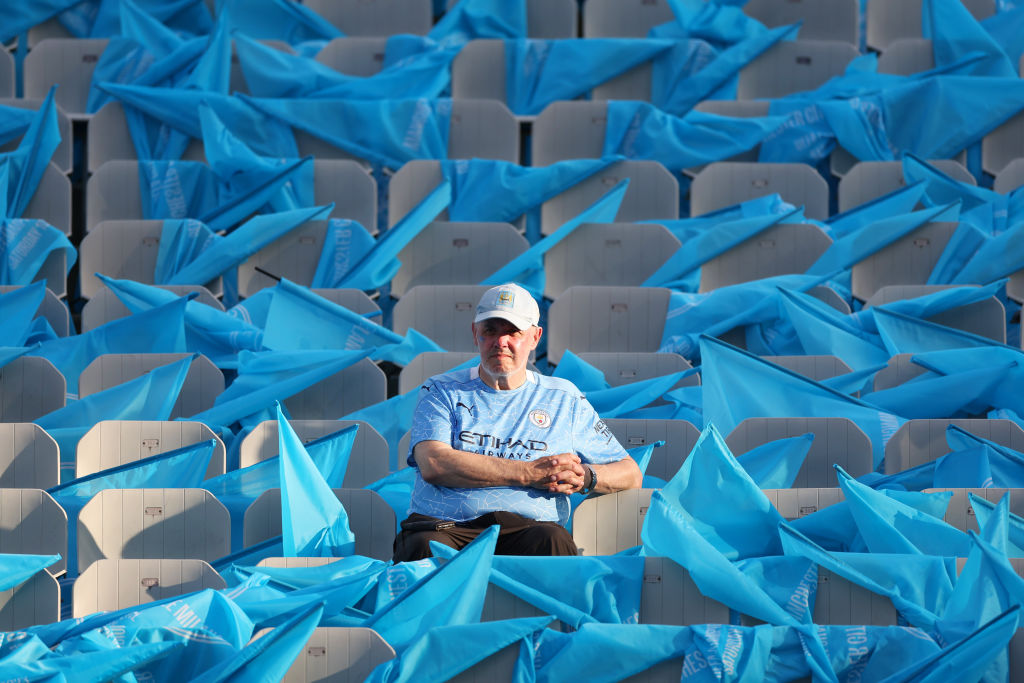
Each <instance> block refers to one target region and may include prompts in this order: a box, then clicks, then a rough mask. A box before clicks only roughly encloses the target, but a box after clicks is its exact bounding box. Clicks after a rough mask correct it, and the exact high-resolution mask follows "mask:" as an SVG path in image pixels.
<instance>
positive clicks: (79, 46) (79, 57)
mask: <svg viewBox="0 0 1024 683" xmlns="http://www.w3.org/2000/svg"><path fill="white" fill-rule="evenodd" d="M107 42H108V41H107V39H106V38H48V39H45V40H40V41H39V42H38V43H36V44H35V45H34V46H33V47H32V49H31V50H30V51H29V54H27V55H25V62H24V64H23V69H24V96H25V97H28V98H34V99H42V98H44V97H46V94H47V93H48V92H49V90H50V87H51V86H53V85H59V86H60V87H58V88H57V91H56V93H55V94H54V100H55V101H56V102H57V106H59V107H60V108H61V109H63V110H64V111H65V112H66V113H67V115H68V116H69V117H70V118H72V119H78V118H88V114H87V113H86V104H87V103H88V100H89V89H90V87H91V85H92V72H93V71H94V70H95V69H96V64H97V63H98V62H99V60H100V56H101V55H102V54H103V51H104V50H105V49H106V48H107ZM13 96H14V93H13V92H12V93H10V94H8V95H5V97H13Z"/></svg>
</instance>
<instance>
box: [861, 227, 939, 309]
mask: <svg viewBox="0 0 1024 683" xmlns="http://www.w3.org/2000/svg"><path fill="white" fill-rule="evenodd" d="M956 228H957V223H952V222H933V223H925V224H924V225H922V226H921V227H919V228H917V229H916V230H914V231H912V232H910V233H909V234H907V235H904V236H903V237H901V238H899V239H898V240H895V241H893V242H891V243H889V244H887V245H886V246H884V247H882V248H881V249H879V250H878V251H876V252H875V253H873V254H871V255H870V256H868V257H867V258H865V259H864V260H862V261H859V262H858V263H855V264H854V265H853V268H852V269H851V273H852V274H851V276H850V290H851V291H852V292H853V296H854V297H856V298H857V299H860V300H861V301H867V300H868V299H870V298H871V297H872V296H873V295H874V294H875V292H877V291H878V290H880V289H882V288H883V287H886V286H888V285H923V284H925V283H926V282H928V277H929V276H930V275H931V272H932V270H933V269H934V268H935V264H936V263H938V261H939V258H940V257H941V256H942V252H943V250H944V249H945V248H946V244H948V243H949V240H950V238H951V237H952V235H953V232H954V231H955V230H956Z"/></svg>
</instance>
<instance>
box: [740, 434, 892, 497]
mask: <svg viewBox="0 0 1024 683" xmlns="http://www.w3.org/2000/svg"><path fill="white" fill-rule="evenodd" d="M808 432H813V433H814V442H813V443H812V444H811V448H810V450H809V451H808V453H807V457H806V459H805V460H804V463H803V466H801V468H800V471H799V472H798V473H797V475H796V479H795V480H794V481H793V487H794V488H833V487H836V486H838V485H839V484H838V479H837V475H836V471H835V468H834V467H833V465H839V466H840V467H842V468H843V470H844V471H846V472H847V473H849V474H850V475H851V476H853V477H859V476H861V475H864V474H867V473H869V472H871V471H873V470H874V464H873V457H872V453H871V440H870V439H868V437H867V435H866V434H865V433H864V432H863V431H862V430H861V428H860V427H858V426H857V425H856V424H855V423H854V422H853V421H852V420H850V419H848V418H845V417H751V418H747V419H746V420H743V422H740V423H739V424H738V425H736V427H735V429H733V430H732V432H730V433H729V435H728V436H727V437H726V438H725V443H726V445H728V446H729V449H730V450H731V451H732V452H733V454H734V455H736V456H737V457H739V456H741V455H743V454H744V453H746V452H747V451H750V450H752V449H753V448H756V447H757V446H760V445H762V444H765V443H768V442H769V441H775V440H777V439H784V438H787V437H793V436H800V435H802V434H806V433H808Z"/></svg>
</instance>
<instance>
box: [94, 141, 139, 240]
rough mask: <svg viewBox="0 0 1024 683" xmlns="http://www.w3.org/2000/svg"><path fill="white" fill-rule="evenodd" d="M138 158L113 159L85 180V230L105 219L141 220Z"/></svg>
mask: <svg viewBox="0 0 1024 683" xmlns="http://www.w3.org/2000/svg"><path fill="white" fill-rule="evenodd" d="M144 217H145V216H144V214H143V211H142V195H141V191H140V184H139V162H138V161H137V160H134V159H112V160H110V161H107V162H105V163H103V164H101V165H100V167H99V168H97V169H96V170H94V171H93V173H92V175H91V176H90V177H89V179H88V180H87V181H86V183H85V231H86V232H89V231H90V230H92V229H93V228H94V227H95V226H97V225H99V224H100V223H102V222H103V221H106V220H142V219H143V218H144Z"/></svg>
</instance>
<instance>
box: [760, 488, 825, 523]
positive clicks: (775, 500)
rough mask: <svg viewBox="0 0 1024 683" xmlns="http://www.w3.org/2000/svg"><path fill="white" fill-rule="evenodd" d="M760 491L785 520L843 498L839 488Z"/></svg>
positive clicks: (806, 513)
mask: <svg viewBox="0 0 1024 683" xmlns="http://www.w3.org/2000/svg"><path fill="white" fill-rule="evenodd" d="M761 492H762V493H763V494H764V495H765V497H766V498H767V499H768V500H769V501H771V504H772V506H773V507H774V508H775V509H776V510H778V511H779V514H780V515H782V517H783V519H785V520H787V521H791V520H794V519H799V518H801V517H806V516H807V515H812V514H814V513H815V512H817V511H818V510H821V509H822V508H827V507H828V506H829V505H835V504H836V503H839V502H841V501H843V500H845V497H844V496H843V490H842V489H840V488H813V489H811V488H792V489H762V490H761Z"/></svg>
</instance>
